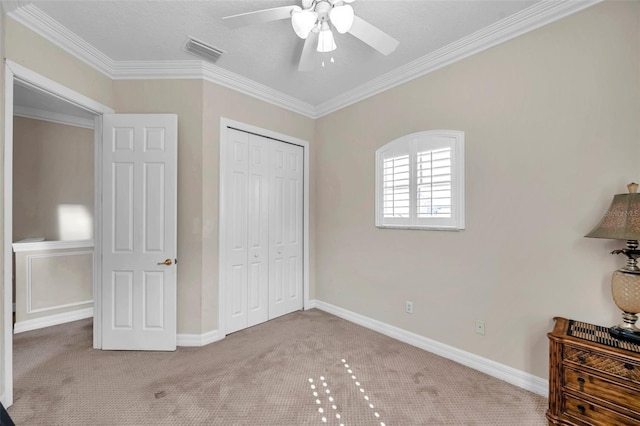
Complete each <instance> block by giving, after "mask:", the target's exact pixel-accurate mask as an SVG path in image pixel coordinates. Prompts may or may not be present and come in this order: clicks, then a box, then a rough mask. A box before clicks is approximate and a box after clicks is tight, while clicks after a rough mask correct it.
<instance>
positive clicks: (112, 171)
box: [101, 114, 178, 350]
mask: <svg viewBox="0 0 640 426" xmlns="http://www.w3.org/2000/svg"><path fill="white" fill-rule="evenodd" d="M177 125H178V120H177V116H176V115H174V114H152V115H146V114H125V115H121V114H105V115H104V119H103V138H102V142H103V165H102V167H103V170H102V179H103V194H102V200H103V209H102V211H103V218H102V253H103V263H102V280H101V281H102V348H103V349H117V350H175V348H176V265H175V262H176V254H177V246H176V216H177V215H176V207H177V198H176V196H177V142H178V136H177Z"/></svg>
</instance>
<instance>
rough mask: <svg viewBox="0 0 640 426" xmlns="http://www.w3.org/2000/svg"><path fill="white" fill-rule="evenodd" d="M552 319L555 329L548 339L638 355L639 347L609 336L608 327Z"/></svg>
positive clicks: (564, 319) (563, 319) (557, 318)
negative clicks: (565, 340) (563, 340)
mask: <svg viewBox="0 0 640 426" xmlns="http://www.w3.org/2000/svg"><path fill="white" fill-rule="evenodd" d="M554 319H555V321H556V327H555V328H554V330H553V332H551V333H549V336H550V337H556V338H565V339H568V340H571V341H572V342H575V343H580V342H583V343H584V344H589V345H591V344H593V343H595V344H597V345H599V346H601V347H603V348H611V349H615V350H617V351H620V352H622V353H629V352H631V353H634V354H640V345H637V344H635V343H631V342H626V341H624V340H620V339H616V338H615V337H613V336H611V335H610V334H609V327H603V326H601V325H595V324H589V323H586V322H581V321H576V320H571V319H566V318H560V317H556V318H554ZM629 355H631V354H629Z"/></svg>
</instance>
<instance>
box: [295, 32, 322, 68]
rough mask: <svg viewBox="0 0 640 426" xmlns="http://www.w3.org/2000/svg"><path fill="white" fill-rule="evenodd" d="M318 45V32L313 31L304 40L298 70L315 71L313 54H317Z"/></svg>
mask: <svg viewBox="0 0 640 426" xmlns="http://www.w3.org/2000/svg"><path fill="white" fill-rule="evenodd" d="M317 45H318V33H315V32H313V31H311V32H310V33H309V37H307V39H306V40H305V41H304V47H303V48H302V54H301V55H300V62H299V63H298V71H301V72H309V71H313V56H314V55H315V51H316V49H315V47H316V46H317Z"/></svg>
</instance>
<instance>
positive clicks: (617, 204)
mask: <svg viewBox="0 0 640 426" xmlns="http://www.w3.org/2000/svg"><path fill="white" fill-rule="evenodd" d="M632 185H635V187H633V189H632ZM637 187H638V185H637V184H630V185H629V190H630V191H632V190H633V191H635V190H636V189H637ZM585 236H586V237H592V238H611V239H614V240H640V194H636V193H635V192H632V193H629V194H617V195H615V196H614V197H613V201H611V206H610V207H609V209H608V210H607V211H606V212H605V214H604V216H603V217H602V220H601V221H600V223H598V225H597V226H596V227H595V228H593V230H592V231H591V232H589V233H588V234H587V235H585Z"/></svg>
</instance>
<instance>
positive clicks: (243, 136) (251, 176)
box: [225, 129, 269, 333]
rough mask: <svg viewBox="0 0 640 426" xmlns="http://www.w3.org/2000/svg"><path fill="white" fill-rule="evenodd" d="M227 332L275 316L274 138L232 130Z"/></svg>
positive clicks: (228, 170)
mask: <svg viewBox="0 0 640 426" xmlns="http://www.w3.org/2000/svg"><path fill="white" fill-rule="evenodd" d="M227 131H228V149H227V158H226V161H227V165H226V166H227V179H226V188H225V198H226V200H225V201H226V203H225V205H226V212H227V215H226V218H227V244H226V246H227V259H226V266H225V267H226V274H225V275H226V284H227V287H226V299H227V302H226V312H227V314H226V317H227V324H226V332H227V333H233V332H234V331H238V330H242V329H244V328H247V327H250V326H252V325H256V324H259V323H261V322H264V321H266V320H267V319H269V303H268V292H269V269H268V265H267V262H269V225H268V218H269V212H268V209H269V204H268V201H269V198H268V196H269V193H268V188H267V186H268V184H269V179H268V170H269V140H268V139H266V138H262V137H259V136H256V135H250V134H248V133H245V132H240V131H238V130H233V129H228V130H227Z"/></svg>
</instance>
